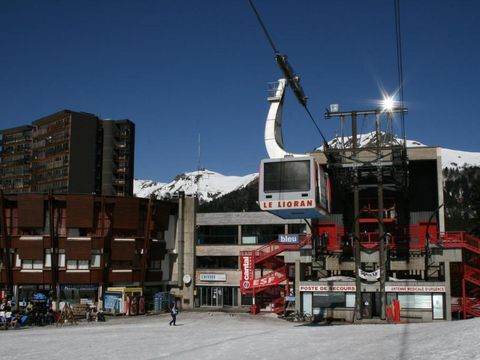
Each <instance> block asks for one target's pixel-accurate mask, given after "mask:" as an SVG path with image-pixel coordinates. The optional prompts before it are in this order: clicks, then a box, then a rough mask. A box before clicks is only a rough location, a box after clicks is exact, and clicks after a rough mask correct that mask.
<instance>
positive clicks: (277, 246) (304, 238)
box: [252, 235, 312, 263]
mask: <svg viewBox="0 0 480 360" xmlns="http://www.w3.org/2000/svg"><path fill="white" fill-rule="evenodd" d="M311 241H312V238H311V236H310V235H300V242H299V243H297V244H288V243H280V242H278V240H274V241H272V242H270V243H268V244H266V245H264V246H262V247H260V248H258V249H255V250H253V251H252V252H253V254H254V258H255V263H258V262H261V261H263V260H265V259H267V258H269V257H271V256H275V255H277V254H279V253H281V252H283V251H285V250H297V249H300V248H302V247H304V246H305V245H308V244H311Z"/></svg>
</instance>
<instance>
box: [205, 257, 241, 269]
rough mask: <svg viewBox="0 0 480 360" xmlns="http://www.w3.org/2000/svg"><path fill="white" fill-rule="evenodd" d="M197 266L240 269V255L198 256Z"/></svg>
mask: <svg viewBox="0 0 480 360" xmlns="http://www.w3.org/2000/svg"><path fill="white" fill-rule="evenodd" d="M197 268H200V269H201V268H203V269H238V256H197Z"/></svg>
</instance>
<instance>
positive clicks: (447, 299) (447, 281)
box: [444, 260, 452, 321]
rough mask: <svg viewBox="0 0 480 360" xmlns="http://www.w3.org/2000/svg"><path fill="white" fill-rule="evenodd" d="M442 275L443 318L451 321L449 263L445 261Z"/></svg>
mask: <svg viewBox="0 0 480 360" xmlns="http://www.w3.org/2000/svg"><path fill="white" fill-rule="evenodd" d="M444 273H445V307H444V308H445V318H446V319H447V320H449V321H450V320H452V301H451V300H452V290H451V287H450V261H448V260H445V262H444Z"/></svg>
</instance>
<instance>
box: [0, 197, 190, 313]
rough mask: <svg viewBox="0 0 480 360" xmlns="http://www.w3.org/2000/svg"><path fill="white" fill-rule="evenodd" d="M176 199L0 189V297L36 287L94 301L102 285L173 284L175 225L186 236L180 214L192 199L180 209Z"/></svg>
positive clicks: (27, 293)
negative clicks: (23, 192)
mask: <svg viewBox="0 0 480 360" xmlns="http://www.w3.org/2000/svg"><path fill="white" fill-rule="evenodd" d="M183 200H184V199H181V200H179V199H175V200H170V201H161V200H155V199H152V198H151V199H143V198H134V197H120V196H98V195H58V194H55V195H53V194H11V195H2V194H0V253H1V254H2V257H1V259H0V292H1V294H4V295H5V294H8V296H9V297H11V296H14V297H15V298H16V299H20V300H21V299H30V298H31V296H32V295H33V294H34V293H35V292H38V291H42V292H44V293H46V294H49V295H50V296H51V297H52V298H53V299H59V300H60V301H68V302H70V303H71V304H78V303H79V302H80V301H89V302H92V303H96V302H98V301H101V299H102V296H103V294H104V291H105V290H106V288H107V287H109V286H116V287H118V286H130V287H132V286H133V287H142V288H143V289H144V293H147V294H152V293H154V292H155V291H159V290H163V291H165V290H167V289H170V288H172V287H177V288H178V282H177V281H174V282H173V283H172V279H173V278H176V277H177V274H176V272H177V269H179V267H178V266H177V265H176V262H177V261H178V259H179V258H182V256H179V255H178V253H179V252H178V250H176V249H177V247H178V242H177V238H179V239H185V238H186V237H185V236H184V235H183V234H180V233H179V227H181V229H182V231H186V232H189V233H192V231H193V230H192V229H193V225H192V224H193V223H192V221H189V222H188V223H189V224H190V225H185V223H186V221H185V219H193V218H194V217H193V213H192V212H191V210H189V211H190V212H188V213H187V211H186V209H187V208H189V209H193V199H186V200H185V201H186V202H187V203H188V204H190V205H189V206H188V207H185V206H184V204H183V203H181V201H183ZM181 209H183V210H181ZM180 210H181V211H183V213H184V214H183V216H181V217H179V211H180ZM181 290H182V289H180V290H179V291H181ZM1 294H0V298H1V297H2V296H1ZM182 297H183V298H186V297H185V296H182ZM82 299H83V300H82Z"/></svg>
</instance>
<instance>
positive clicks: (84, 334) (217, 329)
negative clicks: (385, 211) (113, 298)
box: [0, 312, 480, 360]
mask: <svg viewBox="0 0 480 360" xmlns="http://www.w3.org/2000/svg"><path fill="white" fill-rule="evenodd" d="M169 321H170V316H169V315H168V314H162V315H155V316H143V317H135V318H115V319H108V320H107V322H106V323H85V322H83V323H80V324H79V325H77V326H75V325H72V326H64V327H58V328H57V327H55V326H50V327H44V328H35V327H32V328H26V329H20V330H9V331H1V332H0V349H1V350H0V359H2V360H6V359H62V360H64V359H80V358H82V359H135V360H140V359H163V358H166V359H199V360H203V359H225V360H231V359H342V360H349V359H355V360H361V359H368V360H372V359H379V360H383V359H408V360H411V359H435V360H441V359H454V360H457V359H480V341H479V339H480V319H473V320H467V321H455V322H437V323H430V324H401V325H330V326H321V325H302V324H300V323H290V322H285V321H284V320H279V319H276V318H273V317H271V316H268V315H267V316H255V317H254V316H250V315H247V314H226V313H208V312H181V313H180V314H179V316H178V320H177V326H176V327H173V326H169V325H168V322H169Z"/></svg>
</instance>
